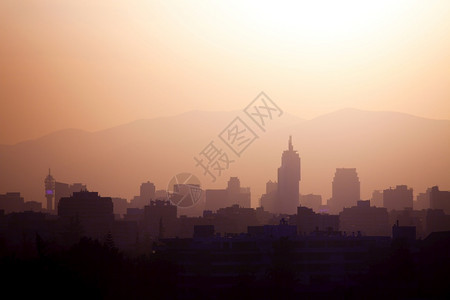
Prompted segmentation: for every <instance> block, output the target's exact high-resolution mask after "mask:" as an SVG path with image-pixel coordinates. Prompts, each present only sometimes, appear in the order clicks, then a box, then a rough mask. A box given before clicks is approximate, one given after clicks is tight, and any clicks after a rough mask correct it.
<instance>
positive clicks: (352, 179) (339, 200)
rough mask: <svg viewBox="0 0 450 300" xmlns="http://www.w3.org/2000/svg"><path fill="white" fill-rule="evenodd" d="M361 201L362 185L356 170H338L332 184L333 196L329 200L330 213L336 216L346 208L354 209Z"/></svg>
mask: <svg viewBox="0 0 450 300" xmlns="http://www.w3.org/2000/svg"><path fill="white" fill-rule="evenodd" d="M359 200H360V183H359V178H358V173H356V168H337V169H336V173H335V174H334V178H333V183H332V196H331V199H329V200H328V209H329V211H330V213H333V214H336V213H339V212H341V211H342V209H343V208H344V207H353V206H355V205H356V204H357V201H359Z"/></svg>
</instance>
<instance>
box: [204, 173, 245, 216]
mask: <svg viewBox="0 0 450 300" xmlns="http://www.w3.org/2000/svg"><path fill="white" fill-rule="evenodd" d="M250 202H251V193H250V188H249V187H241V182H240V180H239V178H237V177H230V180H229V181H228V186H227V188H226V189H214V190H212V189H211V190H206V204H205V209H206V210H211V211H217V210H218V209H219V208H224V207H229V206H232V205H235V204H237V205H239V207H246V208H249V207H250V206H251V203H250Z"/></svg>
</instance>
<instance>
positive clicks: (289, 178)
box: [274, 136, 300, 214]
mask: <svg viewBox="0 0 450 300" xmlns="http://www.w3.org/2000/svg"><path fill="white" fill-rule="evenodd" d="M299 184H300V157H299V155H298V153H297V151H295V150H294V147H293V146H292V136H289V145H288V150H285V151H284V152H283V155H282V156H281V166H280V167H279V168H278V188H277V203H276V205H275V207H274V210H275V211H274V212H275V213H284V214H295V213H296V212H297V207H298V205H299Z"/></svg>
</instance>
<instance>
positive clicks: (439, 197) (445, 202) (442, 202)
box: [430, 186, 450, 215]
mask: <svg viewBox="0 0 450 300" xmlns="http://www.w3.org/2000/svg"><path fill="white" fill-rule="evenodd" d="M430 208H431V209H442V210H443V211H444V212H445V214H447V215H450V191H440V190H439V187H437V186H433V187H432V188H431V190H430Z"/></svg>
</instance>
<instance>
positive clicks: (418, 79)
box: [0, 0, 450, 144]
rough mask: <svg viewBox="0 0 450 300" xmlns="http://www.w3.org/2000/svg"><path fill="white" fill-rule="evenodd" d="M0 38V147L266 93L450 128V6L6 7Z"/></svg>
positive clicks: (302, 112) (294, 106)
mask: <svg viewBox="0 0 450 300" xmlns="http://www.w3.org/2000/svg"><path fill="white" fill-rule="evenodd" d="M0 28H1V30H0V99H1V110H0V144H13V143H16V142H19V141H23V140H27V139H30V138H37V137H40V136H42V135H44V134H47V133H50V132H53V131H55V130H59V129H64V128H79V129H85V130H89V131H95V130H100V129H105V128H108V127H111V126H116V125H120V124H123V123H127V122H131V121H133V120H136V119H147V118H154V117H160V116H169V115H176V114H180V113H183V112H186V111H190V110H207V111H223V110H227V111H230V110H239V109H242V108H243V107H245V105H246V104H247V103H248V102H249V101H251V99H253V98H254V97H255V95H256V94H257V93H259V92H260V91H261V90H264V91H265V92H267V93H268V94H269V95H271V96H272V97H274V98H276V99H277V101H278V102H277V103H278V104H279V105H280V107H282V108H283V109H284V111H286V112H288V113H290V114H292V115H296V116H299V117H301V118H306V119H310V118H313V117H316V116H319V115H321V114H324V113H328V112H332V111H335V110H337V109H341V108H345V107H354V108H359V109H364V110H377V111H378V110H392V111H399V112H406V113H409V114H413V115H417V116H422V117H427V118H435V119H436V118H437V119H450V101H449V100H450V75H449V69H450V2H449V1H370V2H369V1H303V2H302V1H271V2H269V1H220V2H219V1H129V0H127V1H71V0H68V1H51V0H39V1H15V0H13V1H9V0H4V1H1V3H0Z"/></svg>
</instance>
